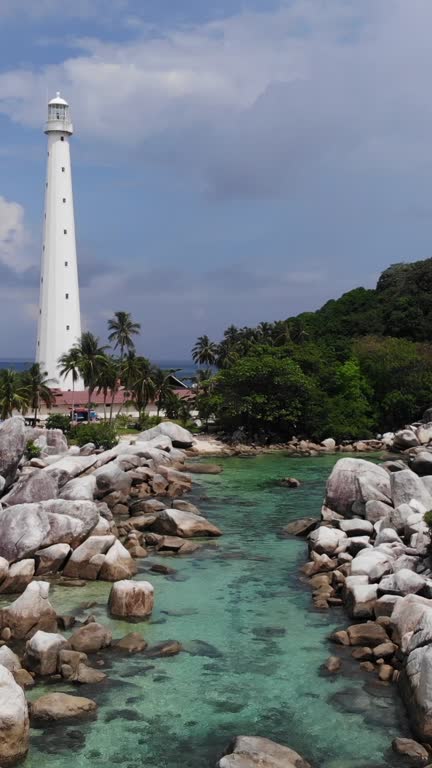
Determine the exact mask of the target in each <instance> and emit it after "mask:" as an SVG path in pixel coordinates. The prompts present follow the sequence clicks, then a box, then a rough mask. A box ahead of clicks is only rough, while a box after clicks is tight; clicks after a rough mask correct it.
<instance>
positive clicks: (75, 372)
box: [57, 347, 80, 421]
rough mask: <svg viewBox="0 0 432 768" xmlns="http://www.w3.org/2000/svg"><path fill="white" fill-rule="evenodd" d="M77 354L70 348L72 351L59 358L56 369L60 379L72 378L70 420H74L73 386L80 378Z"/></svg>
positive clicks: (75, 350) (74, 349)
mask: <svg viewBox="0 0 432 768" xmlns="http://www.w3.org/2000/svg"><path fill="white" fill-rule="evenodd" d="M78 363H79V352H78V349H77V348H76V347H72V349H70V350H69V352H64V354H63V355H61V356H60V357H59V360H58V365H57V367H58V369H59V374H60V376H61V377H63V376H69V375H70V376H72V409H71V419H72V421H73V420H74V411H75V403H74V400H75V384H76V383H77V381H78V379H79V377H80V371H79V365H78Z"/></svg>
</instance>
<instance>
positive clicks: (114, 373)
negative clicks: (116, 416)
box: [97, 357, 120, 422]
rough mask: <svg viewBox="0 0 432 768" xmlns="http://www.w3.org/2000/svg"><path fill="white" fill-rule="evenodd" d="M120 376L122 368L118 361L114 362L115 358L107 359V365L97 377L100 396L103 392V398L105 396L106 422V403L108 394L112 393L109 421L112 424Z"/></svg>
mask: <svg viewBox="0 0 432 768" xmlns="http://www.w3.org/2000/svg"><path fill="white" fill-rule="evenodd" d="M119 376H120V366H119V364H118V361H117V360H114V358H113V357H107V362H106V365H104V366H102V367H101V370H100V371H99V372H98V376H97V388H98V390H97V391H98V394H99V393H100V392H103V396H104V419H105V421H106V402H107V398H108V393H111V404H110V416H109V420H110V422H111V421H112V413H113V406H114V400H115V396H116V393H117V392H118V385H119Z"/></svg>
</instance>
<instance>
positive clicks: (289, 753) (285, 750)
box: [217, 736, 311, 768]
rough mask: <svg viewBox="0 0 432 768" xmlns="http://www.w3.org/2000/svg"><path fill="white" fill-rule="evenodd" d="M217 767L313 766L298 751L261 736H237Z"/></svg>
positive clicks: (267, 767) (299, 767)
mask: <svg viewBox="0 0 432 768" xmlns="http://www.w3.org/2000/svg"><path fill="white" fill-rule="evenodd" d="M217 768H311V766H310V764H309V763H307V762H306V760H304V759H303V758H302V757H301V755H299V754H298V752H294V750H293V749H290V748H289V747H284V746H283V745H282V744H277V743H276V742H275V741H270V739H265V738H262V737H260V736H237V737H236V738H235V739H234V740H233V742H232V743H231V744H230V746H229V747H228V749H227V754H226V755H225V756H224V757H222V758H221V759H220V760H219V762H218V763H217Z"/></svg>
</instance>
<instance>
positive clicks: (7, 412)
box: [0, 368, 30, 419]
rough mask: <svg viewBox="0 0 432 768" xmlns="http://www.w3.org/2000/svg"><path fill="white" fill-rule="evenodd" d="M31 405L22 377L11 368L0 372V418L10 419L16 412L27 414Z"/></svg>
mask: <svg viewBox="0 0 432 768" xmlns="http://www.w3.org/2000/svg"><path fill="white" fill-rule="evenodd" d="M29 403H30V398H29V392H28V389H27V387H26V386H25V383H24V382H23V379H22V376H20V375H19V373H17V372H16V371H14V370H12V369H11V368H3V369H2V370H0V417H1V418H2V419H8V418H9V416H12V414H13V412H14V411H20V412H21V413H25V412H26V410H27V408H28V406H29Z"/></svg>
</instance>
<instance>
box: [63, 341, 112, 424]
mask: <svg viewBox="0 0 432 768" xmlns="http://www.w3.org/2000/svg"><path fill="white" fill-rule="evenodd" d="M72 350H74V353H76V354H77V361H78V362H77V367H78V370H79V372H80V374H81V376H82V377H83V380H84V386H85V388H86V389H87V391H88V404H87V408H88V418H89V419H90V410H91V401H92V394H93V392H94V391H95V389H96V387H97V382H98V377H99V376H100V375H101V371H102V370H103V368H104V367H105V366H106V365H107V362H108V358H107V356H106V354H105V350H106V347H101V346H100V343H99V339H98V338H97V336H94V335H93V334H92V333H90V331H85V332H84V333H83V334H82V335H81V338H80V339H79V341H77V342H76V343H75V344H74V346H73V347H72ZM72 350H71V352H72Z"/></svg>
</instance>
